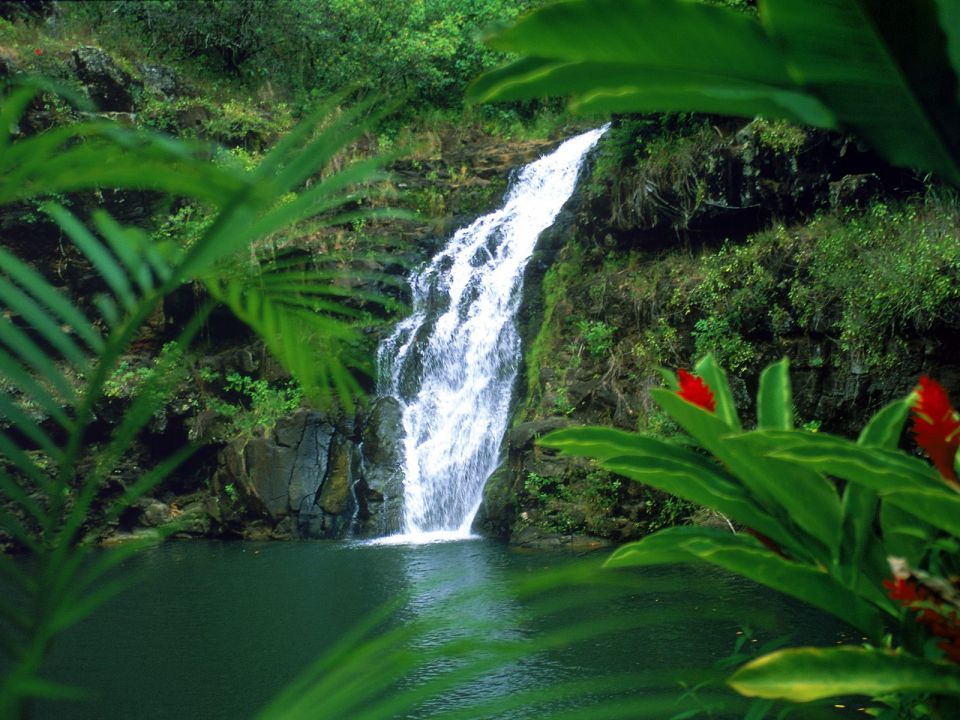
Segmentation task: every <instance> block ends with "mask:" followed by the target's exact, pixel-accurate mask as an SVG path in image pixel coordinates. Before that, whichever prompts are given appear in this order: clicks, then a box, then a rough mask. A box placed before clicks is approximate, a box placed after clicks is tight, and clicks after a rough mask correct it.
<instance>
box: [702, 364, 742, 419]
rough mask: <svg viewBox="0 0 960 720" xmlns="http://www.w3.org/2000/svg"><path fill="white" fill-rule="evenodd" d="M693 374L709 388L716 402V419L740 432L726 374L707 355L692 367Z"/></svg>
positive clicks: (735, 407)
mask: <svg viewBox="0 0 960 720" xmlns="http://www.w3.org/2000/svg"><path fill="white" fill-rule="evenodd" d="M693 370H694V372H695V373H696V374H697V375H699V376H700V377H701V378H703V381H704V382H705V383H706V384H707V385H709V386H710V389H711V390H712V391H713V395H714V398H715V399H716V401H717V411H716V412H717V417H719V418H720V419H721V420H723V421H724V422H725V423H726V424H727V425H729V426H730V428H731V429H733V430H740V429H741V425H740V417H739V416H738V415H737V405H736V403H735V402H734V401H733V393H732V392H731V391H730V383H729V382H728V381H727V374H726V373H725V372H724V371H723V370H722V369H721V368H720V366H719V365H718V364H717V361H716V359H714V357H713V355H710V354H708V355H707V356H706V357H704V358H703V359H702V360H701V361H700V362H698V363H697V364H696V366H695V367H694V369H693Z"/></svg>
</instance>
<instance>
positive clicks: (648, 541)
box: [541, 356, 960, 718]
mask: <svg viewBox="0 0 960 720" xmlns="http://www.w3.org/2000/svg"><path fill="white" fill-rule="evenodd" d="M696 373H697V374H696V375H694V374H691V373H687V372H685V371H683V370H681V371H680V372H679V375H678V376H675V375H673V374H672V373H666V374H665V375H666V378H667V382H668V385H669V388H668V389H657V390H653V391H652V394H653V396H654V398H655V400H656V401H657V402H658V403H659V404H660V406H661V407H662V408H663V409H664V410H665V411H666V412H668V413H669V414H670V415H671V416H672V417H673V418H674V419H675V420H676V421H677V423H678V424H680V426H681V427H682V428H683V429H684V430H685V431H686V432H687V433H688V434H689V435H690V436H691V437H692V438H694V439H695V441H696V442H697V443H698V444H699V445H700V448H701V449H702V451H703V452H697V451H694V450H692V449H688V448H686V447H682V446H680V445H677V444H673V443H669V442H665V441H663V440H660V439H657V438H653V437H649V436H644V435H637V434H632V433H627V432H622V431H619V430H614V429H611V428H600V427H595V428H571V429H567V430H561V431H557V432H555V433H552V434H550V435H548V436H547V437H546V438H544V439H543V440H542V441H541V444H542V445H544V446H546V447H552V448H557V449H559V450H561V451H563V452H565V453H567V454H570V455H578V456H585V457H591V458H594V459H596V460H597V461H598V462H599V464H600V466H601V467H602V468H604V469H606V470H609V471H611V472H616V473H619V474H621V475H624V476H626V477H628V478H630V479H633V480H637V481H639V482H642V483H644V484H647V485H650V486H653V487H656V488H659V489H661V490H664V491H666V492H670V493H673V494H675V495H677V496H679V497H681V498H684V499H686V500H689V501H691V502H695V503H698V504H700V505H704V506H706V507H709V508H712V509H713V510H716V511H717V512H719V513H721V514H722V515H723V516H724V517H727V518H730V519H731V520H733V521H735V522H737V523H739V524H740V525H741V526H742V527H744V528H746V530H745V531H743V532H739V533H733V534H731V533H729V532H726V531H721V530H714V529H709V528H699V527H680V528H669V529H666V530H662V531H660V532H658V533H655V534H654V535H651V536H649V537H647V538H644V539H643V540H641V541H639V542H637V543H633V544H630V545H626V546H624V547H623V548H621V549H619V550H618V551H616V552H615V553H614V554H613V556H612V557H611V558H610V559H609V560H608V561H607V565H608V566H611V567H626V566H641V565H655V564H663V563H671V564H672V563H677V562H694V561H702V562H708V563H711V564H714V565H717V566H719V567H722V568H725V569H727V570H730V571H733V572H736V573H739V574H741V575H743V576H744V577H747V578H750V579H751V580H754V581H756V582H759V583H762V584H765V585H767V586H769V587H771V588H773V589H776V590H779V591H780V592H783V593H786V594H788V595H792V596H793V597H795V598H798V599H800V600H803V601H805V602H807V603H810V604H811V605H814V606H816V607H818V608H820V609H822V610H825V611H827V612H829V613H832V614H833V615H835V616H837V617H838V618H840V619H842V620H844V621H845V622H847V623H849V624H850V625H852V626H853V627H855V628H857V629H858V630H859V631H860V632H861V633H862V634H863V636H864V638H865V639H866V640H867V644H866V645H860V646H850V645H847V646H841V647H836V648H797V649H790V650H781V651H778V652H775V653H771V654H769V655H766V656H764V657H761V658H759V659H757V660H754V661H752V662H750V663H748V664H746V665H744V666H743V667H741V668H740V669H739V670H737V672H735V673H734V674H733V675H732V676H731V677H730V679H729V683H730V685H732V686H733V687H734V688H735V689H736V690H738V691H739V692H741V693H743V694H745V695H748V696H754V697H760V698H768V699H773V698H779V699H786V700H791V701H795V702H806V701H810V700H816V699H823V698H831V697H837V696H842V695H866V696H868V697H872V698H874V699H875V702H876V703H877V704H876V706H875V709H874V712H873V714H875V715H879V716H881V717H891V718H892V717H917V718H920V717H932V718H946V717H955V716H956V714H957V713H958V712H960V669H958V668H957V663H960V592H958V591H957V588H956V586H955V579H956V576H957V572H958V571H960V484H958V481H957V472H956V469H955V461H956V456H957V448H958V446H960V416H958V415H957V413H956V412H955V411H954V410H953V408H952V407H951V406H950V404H949V401H948V399H947V395H946V393H945V392H944V391H943V389H942V388H941V387H940V386H939V385H937V384H936V383H935V382H933V381H932V380H929V379H927V378H921V379H920V384H919V386H918V387H917V389H916V391H915V392H914V393H911V395H909V396H908V397H906V398H904V399H902V400H898V401H896V402H893V403H891V404H890V405H888V406H887V407H885V408H883V409H882V410H881V411H880V412H878V413H877V414H876V415H875V416H874V417H873V418H872V419H871V420H870V422H869V423H868V424H867V426H866V427H865V428H864V429H863V432H862V433H861V434H860V437H859V439H858V440H857V441H856V442H850V441H848V440H844V439H843V438H840V437H836V436H833V435H829V434H827V433H811V432H809V431H807V430H806V429H803V428H799V429H797V428H794V420H793V398H792V393H791V387H790V381H789V377H788V365H787V361H786V360H783V361H781V362H779V363H776V364H774V365H771V366H769V367H768V368H767V369H766V370H764V372H763V374H762V375H761V377H760V388H759V392H758V396H757V409H758V416H757V429H756V430H753V431H744V430H743V427H742V423H741V420H740V418H739V416H738V415H737V412H736V408H735V407H734V404H733V399H732V395H731V392H730V388H729V385H728V384H727V379H726V376H725V374H724V373H723V372H722V371H721V370H720V369H719V367H718V365H717V364H716V362H715V361H714V360H713V358H712V357H710V356H708V357H707V358H705V359H704V360H703V361H702V362H701V363H700V364H699V365H698V366H697V368H696ZM911 409H912V411H913V433H914V437H915V438H916V441H917V443H918V444H919V445H920V447H921V448H922V449H923V450H924V452H925V453H926V454H927V456H928V457H929V458H930V460H931V461H932V463H933V464H932V466H931V465H930V464H927V463H925V462H923V461H922V460H920V459H918V458H916V457H914V456H911V455H908V454H907V453H904V452H902V451H899V450H897V445H898V443H899V439H900V435H901V431H902V428H903V425H904V423H905V422H906V420H907V416H908V414H909V413H910V411H911ZM835 478H836V479H839V480H842V481H844V483H845V484H842V485H841V484H839V483H838V482H837V481H836V480H835ZM882 707H888V708H893V709H895V711H896V712H899V713H901V714H899V715H895V714H892V713H893V712H894V710H889V711H888V713H887V714H883V712H884V711H883V710H882V709H881V708H882Z"/></svg>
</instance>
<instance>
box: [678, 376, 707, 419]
mask: <svg viewBox="0 0 960 720" xmlns="http://www.w3.org/2000/svg"><path fill="white" fill-rule="evenodd" d="M677 376H678V379H679V380H680V392H678V393H677V394H678V395H679V396H680V397H682V398H683V399H684V400H686V401H687V402H688V403H693V404H694V405H696V406H697V407H700V408H703V409H704V410H706V411H707V412H714V411H715V410H716V409H717V401H716V399H715V398H714V397H713V391H712V390H711V389H710V386H709V385H707V384H706V383H705V382H704V381H703V380H702V379H701V378H700V377H698V376H697V375H691V374H690V373H688V372H687V371H686V370H680V371H679V372H678V373H677Z"/></svg>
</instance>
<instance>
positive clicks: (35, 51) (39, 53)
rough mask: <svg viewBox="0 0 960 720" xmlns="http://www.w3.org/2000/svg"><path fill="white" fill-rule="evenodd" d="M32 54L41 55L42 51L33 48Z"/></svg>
mask: <svg viewBox="0 0 960 720" xmlns="http://www.w3.org/2000/svg"><path fill="white" fill-rule="evenodd" d="M33 54H34V55H37V56H39V55H43V50H41V49H40V48H34V49H33Z"/></svg>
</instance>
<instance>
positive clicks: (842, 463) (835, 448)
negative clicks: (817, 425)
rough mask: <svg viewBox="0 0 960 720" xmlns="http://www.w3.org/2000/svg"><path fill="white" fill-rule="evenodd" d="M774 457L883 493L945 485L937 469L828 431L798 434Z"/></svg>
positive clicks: (775, 453) (894, 452)
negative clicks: (853, 441) (856, 442)
mask: <svg viewBox="0 0 960 720" xmlns="http://www.w3.org/2000/svg"><path fill="white" fill-rule="evenodd" d="M781 439H782V440H783V442H784V446H783V448H782V449H779V450H772V451H771V453H770V455H771V457H775V458H780V459H782V460H787V461H789V462H796V463H801V464H804V465H807V466H808V467H812V468H816V469H817V470H820V471H821V472H825V473H828V474H829V475H833V476H834V477H838V478H842V479H844V480H849V481H851V482H856V483H860V484H862V485H864V486H866V487H869V488H872V489H873V490H876V491H879V492H883V491H890V490H899V489H902V488H907V487H916V488H933V489H940V488H943V479H942V478H941V477H940V475H939V473H938V472H937V470H936V468H934V467H932V466H931V465H929V464H927V463H926V462H924V461H922V460H920V459H918V458H915V457H911V456H909V455H907V454H906V453H902V452H899V451H894V450H884V449H883V448H879V447H864V446H861V445H857V444H855V443H852V442H850V441H849V440H844V439H843V438H839V437H836V436H833V435H829V434H827V433H795V434H793V435H789V436H787V435H784V436H782V438H781Z"/></svg>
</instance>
